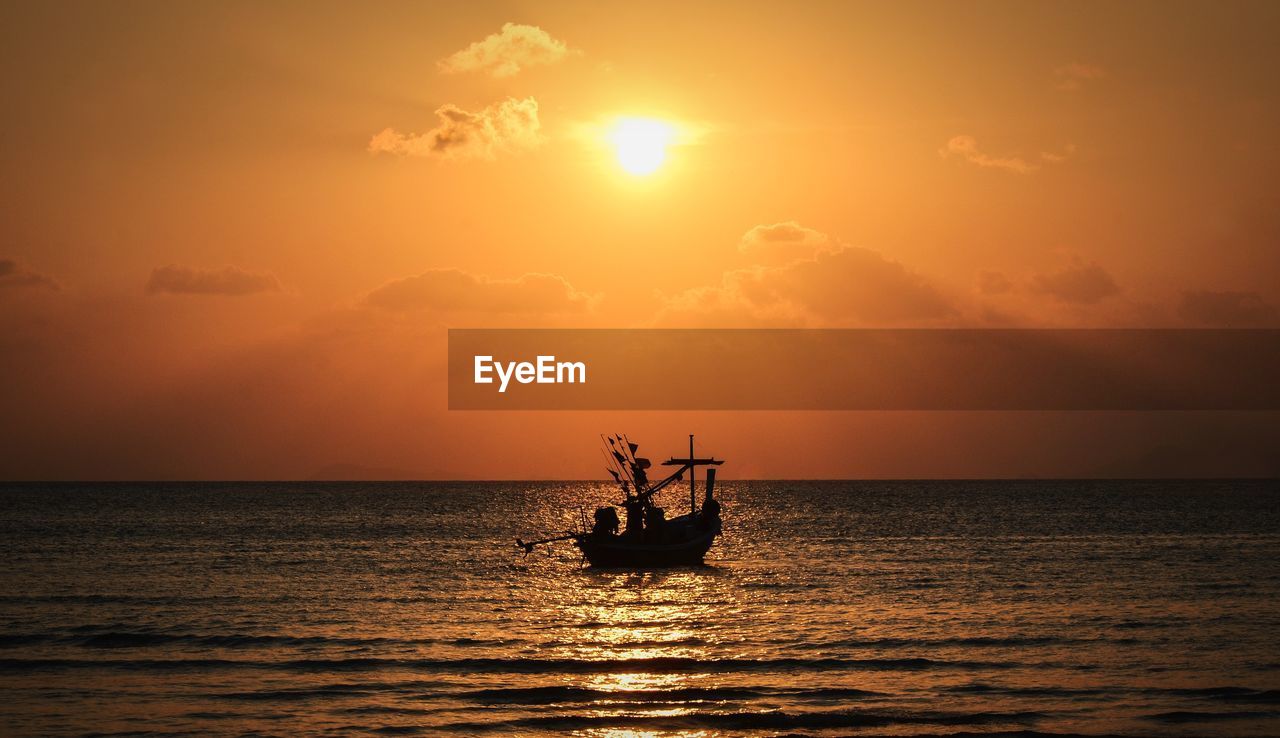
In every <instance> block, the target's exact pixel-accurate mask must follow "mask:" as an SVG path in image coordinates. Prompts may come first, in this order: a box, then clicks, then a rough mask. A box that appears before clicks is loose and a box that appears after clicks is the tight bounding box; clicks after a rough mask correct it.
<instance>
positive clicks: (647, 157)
mask: <svg viewBox="0 0 1280 738" xmlns="http://www.w3.org/2000/svg"><path fill="white" fill-rule="evenodd" d="M673 133H674V131H673V129H672V127H671V126H670V125H668V124H666V123H663V122H662V121H660V120H653V119H652V118H621V119H619V120H618V122H617V123H616V124H614V127H613V130H611V131H610V132H609V141H610V143H612V144H613V147H614V150H615V151H616V152H617V156H618V164H620V165H621V166H622V168H623V169H625V170H626V171H627V173H628V174H633V175H635V176H637V177H643V176H645V175H647V174H653V173H654V172H655V171H657V170H658V167H660V166H662V162H663V161H665V160H666V158H667V146H668V145H669V144H670V143H671V138H672V135H673Z"/></svg>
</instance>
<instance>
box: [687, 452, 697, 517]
mask: <svg viewBox="0 0 1280 738" xmlns="http://www.w3.org/2000/svg"><path fill="white" fill-rule="evenodd" d="M689 459H690V460H692V459H693V434H692V433H690V434H689ZM697 476H698V467H696V466H690V467H689V514H690V515H694V514H696V513H697V512H698V493H697V491H696V490H695V489H694V484H695V483H694V480H695V479H696V478H697Z"/></svg>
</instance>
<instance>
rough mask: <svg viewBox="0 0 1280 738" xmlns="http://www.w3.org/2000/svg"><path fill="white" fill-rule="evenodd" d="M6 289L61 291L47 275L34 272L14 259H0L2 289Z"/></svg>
mask: <svg viewBox="0 0 1280 738" xmlns="http://www.w3.org/2000/svg"><path fill="white" fill-rule="evenodd" d="M6 287H44V288H47V289H51V290H56V289H60V287H59V285H58V283H57V282H56V281H55V280H54V279H53V277H50V276H48V275H46V274H41V273H40V272H37V271H33V270H32V269H31V268H29V267H27V266H24V265H22V264H19V263H18V262H17V261H14V260H13V259H0V289H3V288H6Z"/></svg>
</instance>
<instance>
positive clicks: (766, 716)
mask: <svg viewBox="0 0 1280 738" xmlns="http://www.w3.org/2000/svg"><path fill="white" fill-rule="evenodd" d="M1044 717H1045V715H1043V714H1041V713H1038V712H971V713H947V712H915V713H912V712H902V713H898V712H872V711H865V712H864V711H844V710H842V711H838V712H794V713H793V712H780V711H779V712H730V713H692V714H687V715H547V716H536V717H525V718H517V719H514V720H507V721H500V722H493V723H452V724H449V725H445V726H442V727H443V728H444V729H446V730H452V731H456V732H463V733H480V732H509V731H510V730H511V729H513V728H534V729H541V730H554V731H560V732H567V731H575V730H593V729H601V728H629V729H636V730H695V729H712V730H817V729H832V728H874V727H886V726H895V725H913V724H914V725H936V726H948V725H955V726H966V725H968V726H975V725H1027V724H1034V723H1036V722H1038V721H1040V720H1042V719H1044Z"/></svg>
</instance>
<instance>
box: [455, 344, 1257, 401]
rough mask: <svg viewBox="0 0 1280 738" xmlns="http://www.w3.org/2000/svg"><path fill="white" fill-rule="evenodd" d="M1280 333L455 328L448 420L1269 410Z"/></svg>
mask: <svg viewBox="0 0 1280 738" xmlns="http://www.w3.org/2000/svg"><path fill="white" fill-rule="evenodd" d="M1278 378H1280V330H1264V329H1259V330H1146V329H1123V330H1022V329H1012V330H956V329H951V330H933V329H929V330H911V329H903V330H898V329H891V330H871V329H849V330H844V329H839V330H774V329H747V330H674V329H673V330H667V329H618V330H613V329H551V330H537V329H512V330H505V329H501V330H492V329H451V330H450V331H449V407H450V409H453V410H1276V409H1280V381H1278Z"/></svg>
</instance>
